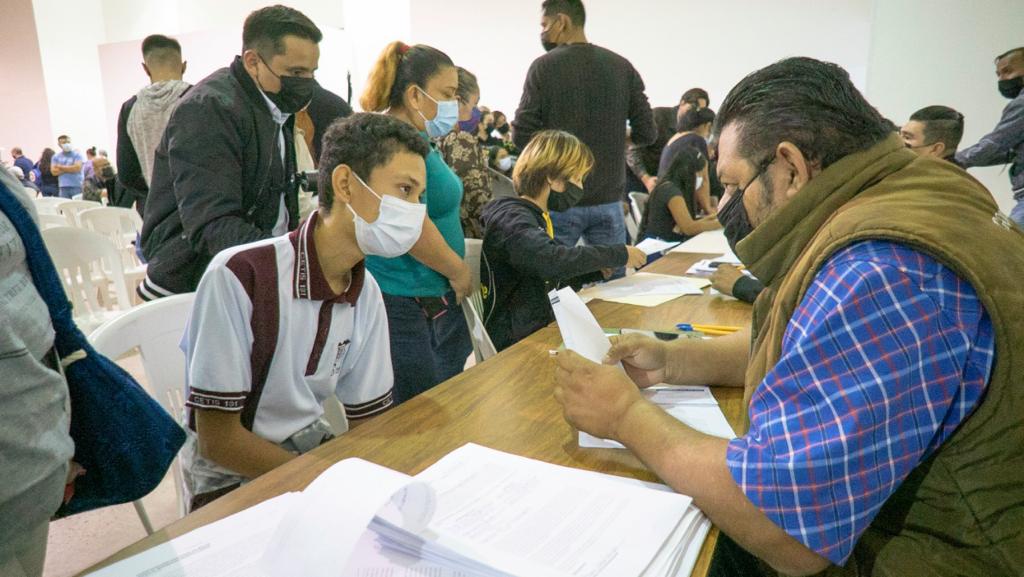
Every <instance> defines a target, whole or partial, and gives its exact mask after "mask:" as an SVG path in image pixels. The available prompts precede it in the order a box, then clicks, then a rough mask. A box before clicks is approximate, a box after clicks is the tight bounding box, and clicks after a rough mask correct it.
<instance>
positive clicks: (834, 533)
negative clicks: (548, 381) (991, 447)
mask: <svg viewBox="0 0 1024 577" xmlns="http://www.w3.org/2000/svg"><path fill="white" fill-rule="evenodd" d="M893 130H894V126H893V125H892V124H891V123H890V122H889V121H888V120H886V119H884V118H883V117H881V116H880V115H879V114H878V112H877V111H876V110H875V109H874V108H873V107H871V106H870V104H868V103H867V102H866V101H865V100H864V98H863V96H862V95H861V94H860V93H859V92H858V91H857V90H856V88H855V87H853V85H852V83H851V82H850V80H849V76H848V75H847V74H846V72H845V71H843V70H842V69H841V68H839V67H838V66H835V65H832V64H827V63H823V62H818V61H815V60H811V59H805V58H794V59H788V60H784V61H782V62H779V63H776V64H774V65H772V66H769V67H767V68H765V69H763V70H761V71H758V72H755V73H753V74H752V75H751V76H749V77H748V78H747V79H744V80H743V81H742V82H741V83H740V84H739V85H737V87H736V88H734V89H733V91H732V92H731V93H730V95H729V97H728V98H727V99H726V102H725V103H724V104H723V107H722V111H721V113H720V116H719V124H718V125H716V127H715V131H716V134H718V135H719V164H718V174H719V177H720V179H721V181H722V183H723V185H725V197H724V198H723V199H722V203H721V205H720V207H719V218H720V219H721V220H722V223H723V225H724V226H725V232H726V236H727V237H728V238H729V240H730V242H731V243H732V244H733V246H734V247H736V252H737V254H738V255H739V256H740V258H741V259H743V260H744V262H745V263H746V264H747V265H748V266H750V268H751V269H752V272H754V273H755V274H756V275H757V276H758V278H760V279H762V280H763V281H764V282H765V285H766V286H767V287H768V289H767V290H766V291H765V293H766V294H762V295H761V297H760V298H759V300H758V302H757V304H756V305H755V309H756V313H755V315H754V316H755V319H759V320H760V321H761V327H760V329H761V332H755V334H758V335H759V337H761V338H759V339H758V341H757V342H755V353H754V355H753V356H752V355H751V348H750V343H751V331H749V330H743V331H740V332H739V333H737V334H735V335H731V336H727V337H719V338H715V339H712V340H700V339H679V340H677V341H671V342H664V341H658V340H655V339H650V338H646V337H641V336H638V335H627V336H623V337H619V338H617V339H613V344H612V348H611V350H610V351H609V353H608V358H607V359H606V362H607V363H608V364H607V365H598V364H595V363H591V362H589V361H586V360H585V359H583V358H581V357H579V356H578V355H576V354H575V353H572V352H566V353H560V354H559V355H558V357H557V365H558V366H557V369H556V387H555V398H556V399H557V400H558V402H559V403H561V405H562V408H563V412H564V414H565V417H566V419H567V420H568V421H569V422H570V423H571V424H572V425H574V426H575V427H577V428H579V429H580V430H583V431H586V432H589V433H591V434H594V435H596V436H599V437H604V438H613V439H616V440H618V441H620V442H622V443H623V444H624V445H625V446H626V447H627V448H629V449H631V450H632V451H633V452H634V453H635V454H636V455H637V456H638V457H639V458H640V459H641V460H642V461H643V462H644V463H645V464H646V465H647V466H649V467H650V468H651V469H652V470H653V471H654V472H655V473H656V474H658V475H659V476H660V477H661V478H662V479H664V480H665V481H666V482H667V483H668V484H670V485H671V486H672V487H673V488H675V489H676V490H678V491H679V492H681V493H685V494H687V495H691V496H692V497H693V498H694V501H695V503H696V504H697V505H698V506H699V507H700V508H701V509H702V510H703V511H704V512H705V514H707V515H708V517H710V518H711V520H712V521H713V522H714V523H715V524H716V525H717V526H718V527H720V528H721V529H722V531H723V533H724V534H725V535H727V537H726V536H723V537H722V538H721V539H720V541H719V547H718V549H717V550H716V556H715V559H714V562H713V564H712V574H715V575H760V574H772V573H773V571H777V572H779V573H784V574H804V575H806V574H811V573H817V572H821V571H825V570H831V571H836V572H837V574H847V573H857V572H860V571H863V570H866V571H871V565H872V564H873V563H875V559H874V558H873V557H868V558H864V559H858V554H855V552H854V547H855V545H857V544H858V541H859V540H860V538H861V537H862V536H863V535H864V534H865V531H866V530H867V529H868V528H869V526H871V525H872V523H873V522H875V521H876V519H879V518H881V517H885V515H884V513H883V514H882V516H881V517H880V516H879V514H880V511H881V510H882V508H883V505H885V504H886V502H887V500H889V499H890V498H891V497H893V496H894V495H895V494H896V493H897V491H899V490H900V488H901V485H902V484H903V482H904V481H905V480H907V479H908V478H909V477H910V476H911V475H912V474H915V475H917V474H920V475H928V474H929V471H928V470H929V469H930V465H931V464H932V463H931V461H932V460H933V459H932V457H934V456H935V455H937V453H938V451H939V449H940V447H942V446H943V444H944V443H947V442H948V441H950V439H951V438H952V437H953V436H954V434H955V433H957V432H958V430H960V429H961V425H962V424H964V423H966V422H967V421H968V420H969V417H970V416H971V415H972V412H974V411H976V410H978V409H979V407H981V406H982V399H983V395H984V394H985V393H986V390H987V388H988V387H989V383H990V378H991V376H992V374H993V366H994V362H995V358H996V356H995V348H996V347H995V336H996V331H995V330H994V326H993V322H992V320H991V319H990V317H989V314H988V312H986V308H985V306H983V304H982V297H981V296H980V295H979V294H978V293H976V292H975V288H974V287H972V285H971V284H970V283H969V282H967V281H966V280H965V279H964V278H962V277H961V276H960V275H958V274H957V273H956V272H955V271H954V270H953V269H952V268H951V267H948V266H945V265H944V264H942V263H941V262H940V261H939V259H937V258H933V257H932V256H929V254H930V253H929V252H928V251H925V250H921V249H920V248H917V247H918V246H920V244H919V243H908V242H904V241H902V240H901V239H900V235H898V234H894V235H886V234H877V235H875V236H872V235H871V234H869V233H863V234H861V235H860V237H856V238H854V235H851V236H850V237H849V238H854V240H852V241H850V242H847V243H845V244H839V245H838V246H837V247H836V249H835V250H834V251H831V252H824V253H821V252H819V253H818V254H809V253H814V252H815V250H820V249H821V247H822V246H823V245H825V244H826V242H827V241H828V237H830V235H829V234H827V232H826V234H823V235H820V234H818V233H819V232H820V231H821V230H826V229H827V230H828V231H830V230H832V229H831V228H828V227H832V226H838V225H836V224H835V220H836V219H835V218H833V217H835V216H836V215H839V214H841V213H843V211H844V210H852V209H849V207H855V206H856V207H859V206H864V204H863V203H861V204H858V202H861V201H863V200H864V199H865V198H868V199H870V200H873V201H874V202H876V205H875V207H876V208H873V210H877V206H878V205H877V203H884V202H886V195H885V194H879V192H878V191H879V190H880V189H882V188H884V187H885V184H884V183H886V182H888V183H889V186H893V187H894V194H896V193H901V194H902V193H903V191H904V189H905V188H906V187H905V186H904V187H903V188H901V186H902V185H896V184H894V183H897V182H899V183H906V182H908V178H909V177H908V176H907V175H911V176H912V177H913V178H923V177H921V176H920V175H928V176H929V177H932V176H934V180H935V182H940V183H948V185H949V187H950V190H959V189H957V188H956V187H967V188H968V189H969V190H970V191H971V192H972V194H977V197H978V198H982V197H987V198H988V201H991V198H990V195H988V194H987V192H986V191H984V190H983V189H981V187H980V185H977V183H975V182H974V181H970V180H969V179H968V177H966V176H965V175H963V174H962V172H960V171H959V170H957V169H955V168H952V167H948V168H946V167H940V166H939V163H935V162H933V161H930V160H926V161H915V160H914V159H912V158H911V157H910V156H907V153H906V151H901V150H900V149H899V147H900V145H901V143H900V142H899V139H898V138H897V137H895V136H894V134H893ZM915 163H916V164H915ZM929 163H931V164H929ZM935 175H937V176H935ZM887 179H888V180H887ZM879 182H881V183H883V184H879ZM873 187H875V188H873ZM970 187H976V188H970ZM865 191H867V192H865ZM937 192H938V191H937ZM915 194H916V193H915ZM858 195H860V196H858ZM967 196H969V195H964V197H965V200H963V201H960V200H958V199H959V198H960V197H959V196H957V195H955V194H954V195H947V196H942V194H937V195H936V197H937V200H936V202H937V203H941V202H948V203H951V204H952V208H956V207H957V205H956V203H957V202H963V203H964V209H965V212H967V209H969V208H970V205H968V200H966V197H967ZM939 197H941V199H939ZM894 198H895V196H894ZM912 198H913V199H915V200H920V198H921V197H920V196H913V197H912ZM947 198H952V200H944V199H947ZM879 199H881V200H879ZM982 200H984V198H982ZM979 202H982V201H979ZM918 204H920V203H918ZM894 206H897V205H894ZM983 206H988V205H983ZM991 206H992V207H994V206H995V205H994V202H992V204H991ZM944 208H947V209H948V207H944ZM894 210H896V209H895V208H894ZM915 210H916V209H915ZM994 210H995V209H994V208H993V211H994ZM883 212H884V211H883ZM846 214H850V213H849V212H847V213H846ZM853 214H857V213H855V212H854V213H853ZM908 214H910V213H908ZM913 214H916V213H913ZM985 214H987V216H986V217H985V221H986V222H987V220H988V218H989V217H990V216H991V215H992V213H991V212H989V213H985ZM1000 216H1001V215H999V214H996V215H995V217H992V218H991V222H989V223H988V224H989V225H991V226H992V227H993V228H992V230H993V231H1003V229H1005V230H1006V231H1009V232H1008V235H1009V241H1008V242H1010V243H1016V244H1017V245H1020V246H1021V247H1022V248H1024V242H1021V234H1020V232H1021V231H1020V230H1019V229H1015V228H1014V227H1013V226H1012V225H1010V224H1008V221H1007V220H1006V218H1005V216H1003V217H1002V218H1000ZM896 220H898V219H896ZM848 221H849V219H847V221H845V222H848ZM865 224H874V223H865ZM933 225H934V223H930V222H914V223H910V224H908V225H907V229H908V230H914V227H919V228H921V229H926V228H927V227H929V226H933ZM1000 227H1001V228H1000ZM865 228H866V227H865ZM978 233H979V234H980V235H983V236H984V235H987V234H992V231H989V230H979V231H978ZM773 234H774V235H775V236H774V237H773V236H770V235H773ZM747 235H751V238H750V240H749V242H746V243H740V244H739V245H738V246H737V245H736V243H738V242H739V241H740V240H742V239H743V238H744V237H746V236H747ZM887 236H888V237H887ZM940 236H941V235H940ZM822 237H825V238H822ZM794 238H799V239H802V242H797V241H794ZM1003 240H1006V239H1003ZM832 246H835V245H832ZM752 265H753V266H752ZM802 271H809V272H808V273H807V275H806V276H804V277H799V274H798V273H800V272H802ZM801 278H803V279H806V281H807V282H805V283H803V284H800V283H799V282H796V281H800V280H801ZM983 278H991V275H990V276H989V277H983ZM794 283H795V284H794ZM796 288H800V289H801V290H800V291H797V290H796ZM795 295H799V297H798V298H797V296H795ZM1004 296H1005V295H1004ZM1014 298H1016V297H1014ZM787 299H790V300H787ZM787 306H788V307H789V308H788V309H787V308H786V307H787ZM783 310H784V311H786V312H787V313H788V312H789V310H791V311H792V314H788V315H786V314H783V313H780V311H783ZM1001 310H1002V309H1001ZM773 315H774V317H775V318H774V319H773ZM780 315H781V318H778V317H780ZM773 320H774V321H775V322H774V324H773V323H772V321H773ZM766 324H767V327H766ZM755 331H757V329H755ZM773 335H774V336H775V337H777V341H778V342H781V347H778V348H777V349H775V350H774V351H773V350H772V347H770V346H769V347H765V346H763V345H764V342H763V341H764V340H766V339H771V338H772V337H773ZM748 359H749V363H748ZM618 362H622V363H623V366H624V367H625V369H626V371H625V373H626V374H623V372H622V371H620V370H618V369H617V368H616V367H614V366H609V365H612V364H615V363H618ZM758 362H760V363H761V364H762V365H763V366H761V367H759V366H758V364H757V363H758ZM762 368H763V370H761V369H762ZM752 374H753V375H756V376H755V380H754V382H753V383H751V382H750V375H752ZM762 376H763V378H762ZM745 379H746V380H747V398H748V400H749V408H748V418H749V425H750V426H749V429H748V430H747V431H746V432H745V433H744V434H742V435H741V436H739V437H737V438H735V439H732V440H731V441H727V440H724V439H719V438H715V437H711V436H708V435H704V434H702V433H700V432H698V431H695V430H693V429H691V428H689V427H687V426H686V425H684V424H682V423H680V422H679V421H677V420H675V419H674V418H673V417H671V416H670V415H668V414H667V413H665V412H664V411H662V410H661V409H659V408H658V407H656V406H655V405H653V404H651V403H649V402H647V401H645V400H644V399H643V397H642V396H641V395H640V394H639V391H638V389H637V386H639V387H641V388H642V387H645V386H649V385H651V384H655V383H661V382H668V383H672V384H680V385H694V384H709V383H712V384H719V385H734V386H743V384H744V381H745ZM923 463H928V464H927V465H926V466H925V467H921V468H920V469H919V465H922V464H923ZM922 471H923V473H922ZM951 474H952V473H951ZM947 497H948V498H951V499H955V498H957V496H956V495H953V496H947ZM737 545H738V546H737ZM858 564H860V567H859V568H858ZM843 566H845V570H846V571H847V573H842V572H843V571H844V569H843V568H841V567H843ZM877 568H878V567H877V565H876V569H877ZM996 572H998V571H996ZM830 574H831V573H830ZM922 574H924V573H922ZM928 574H931V573H930V572H929V573H928ZM993 574H995V573H993ZM1000 574H1001V573H1000Z"/></svg>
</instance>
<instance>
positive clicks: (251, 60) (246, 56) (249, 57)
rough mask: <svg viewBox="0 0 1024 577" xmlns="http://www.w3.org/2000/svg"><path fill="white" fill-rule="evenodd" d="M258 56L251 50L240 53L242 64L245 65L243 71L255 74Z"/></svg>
mask: <svg viewBox="0 0 1024 577" xmlns="http://www.w3.org/2000/svg"><path fill="white" fill-rule="evenodd" d="M259 62H260V55H259V54H257V53H256V51H255V50H253V49H251V48H250V49H248V50H246V51H245V52H242V64H244V65H245V69H246V70H248V71H249V73H250V74H256V70H257V69H258V68H259V67H260V64H259Z"/></svg>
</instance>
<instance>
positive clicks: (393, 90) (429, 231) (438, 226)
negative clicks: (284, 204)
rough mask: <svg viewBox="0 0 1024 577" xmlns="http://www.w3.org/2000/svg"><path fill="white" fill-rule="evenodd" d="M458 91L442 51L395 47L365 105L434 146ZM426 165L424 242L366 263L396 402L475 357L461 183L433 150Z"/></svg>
mask: <svg viewBox="0 0 1024 577" xmlns="http://www.w3.org/2000/svg"><path fill="white" fill-rule="evenodd" d="M458 88H459V78H458V72H457V71H456V68H455V65H454V64H453V63H452V61H451V59H450V58H448V56H447V55H445V54H444V53H443V52H441V51H440V50H437V49H436V48H431V47H430V46H424V45H416V46H407V45H406V44H403V43H402V42H392V43H391V44H389V45H388V46H387V48H385V49H384V52H383V53H382V54H381V55H380V58H379V59H378V60H377V63H376V64H375V65H374V68H373V70H371V71H370V77H369V78H368V80H367V86H366V90H365V91H364V92H363V95H362V97H361V98H360V104H361V105H362V107H363V110H366V111H372V112H384V113H385V114H388V115H390V116H393V117H395V118H398V119H399V120H402V121H404V122H408V123H409V124H411V125H412V126H414V127H415V128H416V129H417V130H419V131H420V132H421V133H422V134H423V138H424V139H426V140H428V141H429V140H431V139H437V138H441V137H443V136H444V135H446V134H447V133H448V132H449V131H451V129H452V128H453V127H454V126H455V123H456V122H457V121H458V101H457V100H456V91H457V90H458ZM426 164H427V183H426V191H425V192H424V194H423V196H422V199H423V202H424V203H426V205H427V216H428V219H427V221H426V222H425V223H424V226H423V234H422V236H421V237H420V240H419V241H418V242H417V243H416V245H415V246H413V249H412V250H411V251H409V253H408V254H406V255H403V256H400V257H397V258H381V257H374V256H368V257H366V268H367V269H368V270H369V271H370V273H371V274H373V278H374V279H376V280H377V283H378V284H379V285H380V288H381V292H383V293H384V306H385V308H386V309H387V313H388V329H389V335H390V337H391V363H392V366H393V367H394V373H395V389H394V397H395V403H396V404H397V403H401V402H403V401H406V400H408V399H410V398H412V397H414V396H416V395H418V394H419V393H422V392H423V391H426V390H427V389H430V388H431V387H433V386H434V385H436V384H438V383H440V382H442V381H444V380H447V379H449V378H451V377H453V376H455V375H457V374H458V373H459V372H461V371H462V367H463V366H464V365H465V362H466V358H467V357H468V356H469V353H470V352H471V351H472V343H471V342H470V339H469V330H468V329H467V328H466V322H465V319H464V317H463V316H462V310H461V307H460V306H459V301H461V300H462V297H463V296H465V295H466V294H467V293H468V292H469V290H470V287H469V284H470V283H469V269H468V268H467V267H466V264H465V263H464V262H463V260H462V257H463V255H464V254H465V252H466V247H465V240H464V238H463V232H462V224H461V223H460V221H459V207H460V205H461V203H462V181H460V180H459V177H458V176H456V175H455V173H454V172H452V170H451V169H450V168H448V165H446V164H445V163H444V160H443V159H442V158H441V154H440V153H439V152H438V151H437V149H436V147H434V146H433V144H432V145H431V151H430V154H429V155H428V156H427V160H426Z"/></svg>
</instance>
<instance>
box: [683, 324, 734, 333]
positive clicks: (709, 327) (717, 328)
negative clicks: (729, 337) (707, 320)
mask: <svg viewBox="0 0 1024 577" xmlns="http://www.w3.org/2000/svg"><path fill="white" fill-rule="evenodd" d="M690 326H691V327H693V328H694V330H698V331H704V329H707V330H711V331H724V332H727V333H734V332H736V331H738V330H740V328H741V327H730V326H725V325H699V324H691V325H690Z"/></svg>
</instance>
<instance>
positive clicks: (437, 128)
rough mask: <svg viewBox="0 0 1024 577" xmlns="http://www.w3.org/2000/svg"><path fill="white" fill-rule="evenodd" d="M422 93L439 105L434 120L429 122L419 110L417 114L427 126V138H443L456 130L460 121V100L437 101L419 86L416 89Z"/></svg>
mask: <svg viewBox="0 0 1024 577" xmlns="http://www.w3.org/2000/svg"><path fill="white" fill-rule="evenodd" d="M416 88H417V89H418V90H419V91H420V92H422V93H423V94H424V95H425V96H426V97H427V98H429V99H431V100H433V101H434V104H437V114H435V115H434V118H433V119H432V120H427V117H426V116H423V113H422V112H420V111H419V110H417V111H416V113H417V114H419V115H420V117H421V118H423V122H424V124H425V125H426V129H427V136H429V137H430V138H441V137H442V136H444V135H446V134H448V133H449V132H451V131H452V129H453V128H455V123H456V122H458V121H459V101H458V100H442V101H437V100H435V99H434V97H433V96H431V95H429V94H427V91H426V90H423V89H422V88H420V87H419V86H417V87H416Z"/></svg>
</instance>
